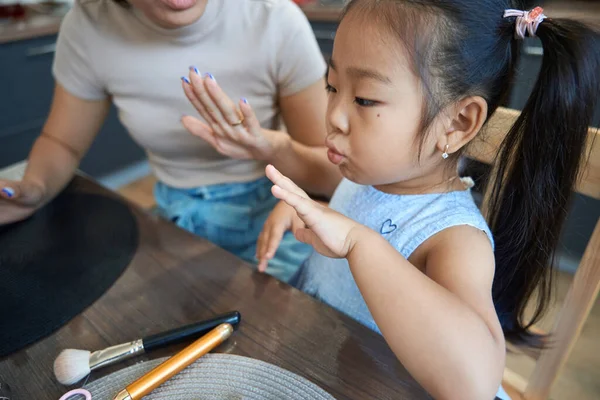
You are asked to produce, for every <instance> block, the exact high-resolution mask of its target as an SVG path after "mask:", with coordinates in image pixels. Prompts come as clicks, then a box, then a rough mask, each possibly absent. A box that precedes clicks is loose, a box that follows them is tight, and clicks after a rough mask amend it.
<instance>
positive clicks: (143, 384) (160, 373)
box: [126, 324, 233, 400]
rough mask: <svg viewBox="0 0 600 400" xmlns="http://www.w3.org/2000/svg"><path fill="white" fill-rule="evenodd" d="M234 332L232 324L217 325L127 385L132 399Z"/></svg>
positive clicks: (178, 370) (141, 394) (164, 379)
mask: <svg viewBox="0 0 600 400" xmlns="http://www.w3.org/2000/svg"><path fill="white" fill-rule="evenodd" d="M232 333H233V327H232V326H231V325H230V324H221V325H219V326H217V327H216V328H215V329H213V330H212V331H210V332H208V333H207V334H206V335H204V336H202V337H201V338H200V339H198V340H196V341H195V342H194V343H192V344H190V345H189V346H188V347H186V348H185V349H183V350H181V351H180V352H179V353H177V354H175V355H174V356H173V357H171V358H169V359H168V360H166V361H165V362H163V363H162V364H160V365H159V366H158V367H156V368H154V369H153V370H152V371H150V372H148V373H147V374H146V375H144V376H142V377H141V378H140V379H138V380H137V381H135V382H133V383H132V384H131V385H129V386H127V388H126V390H127V392H128V393H129V396H131V399H132V400H140V399H141V398H142V397H144V396H146V395H147V394H149V393H150V392H152V391H153V390H154V389H156V388H157V387H159V386H160V385H161V384H163V383H164V382H165V381H167V380H169V379H170V378H171V377H173V375H175V374H177V373H179V372H180V371H181V370H183V369H185V368H186V367H187V366H188V365H190V364H191V363H193V362H194V361H196V360H197V359H198V358H200V357H202V356H203V355H205V354H206V353H208V352H209V351H211V350H212V349H214V348H215V347H217V346H218V345H220V344H221V343H223V342H224V341H225V340H226V339H227V338H228V337H229V336H231V334H232Z"/></svg>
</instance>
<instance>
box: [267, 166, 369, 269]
mask: <svg viewBox="0 0 600 400" xmlns="http://www.w3.org/2000/svg"><path fill="white" fill-rule="evenodd" d="M266 172H267V177H268V178H269V179H270V180H271V181H272V182H273V183H274V185H275V186H273V189H272V192H273V195H274V196H275V197H277V198H278V199H280V200H283V201H285V202H286V203H287V204H289V205H290V206H292V207H293V208H294V209H295V210H296V213H297V214H298V216H299V217H300V219H302V221H304V224H305V225H306V228H300V229H297V230H296V232H295V236H296V239H298V240H299V241H301V242H304V243H307V244H310V245H311V246H312V247H313V248H314V249H315V250H316V251H318V252H319V253H320V254H322V255H324V256H326V257H332V258H345V257H347V256H348V253H349V252H350V251H351V250H352V248H353V246H354V237H353V235H354V233H356V230H357V228H359V227H361V225H360V224H358V223H357V222H355V221H353V220H351V219H350V218H347V217H345V216H343V215H342V214H340V213H338V212H336V211H333V210H332V209H331V208H329V207H325V206H323V205H321V204H319V203H317V202H316V201H313V200H311V199H310V197H308V195H307V194H306V192H304V191H303V190H302V189H300V188H299V187H298V186H297V185H296V184H295V183H294V182H292V181H291V180H290V179H289V178H287V177H286V176H284V175H282V174H281V173H280V172H279V171H278V170H277V169H276V168H275V167H273V166H272V165H269V166H267V169H266Z"/></svg>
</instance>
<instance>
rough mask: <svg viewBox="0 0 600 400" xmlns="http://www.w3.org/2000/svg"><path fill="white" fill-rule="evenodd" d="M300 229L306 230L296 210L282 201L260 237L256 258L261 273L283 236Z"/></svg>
mask: <svg viewBox="0 0 600 400" xmlns="http://www.w3.org/2000/svg"><path fill="white" fill-rule="evenodd" d="M300 228H305V225H304V222H302V220H301V219H300V218H299V217H298V214H296V210H294V208H293V207H290V206H289V205H287V204H286V203H285V202H284V201H280V202H279V204H277V205H276V206H275V208H274V209H273V211H271V214H269V218H267V220H266V221H265V225H264V226H263V229H262V232H261V233H260V236H259V237H258V243H257V245H256V258H257V259H258V260H259V263H258V270H259V271H260V272H265V271H266V269H267V264H268V263H269V260H271V259H272V258H273V257H274V256H275V252H276V251H277V248H278V247H279V243H281V239H282V238H283V235H284V234H285V233H286V232H287V231H290V230H291V231H292V232H296V231H297V230H298V229H300Z"/></svg>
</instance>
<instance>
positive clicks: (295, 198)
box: [271, 185, 318, 227]
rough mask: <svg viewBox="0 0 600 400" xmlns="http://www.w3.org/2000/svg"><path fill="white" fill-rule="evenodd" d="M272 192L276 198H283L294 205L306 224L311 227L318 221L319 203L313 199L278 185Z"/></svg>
mask: <svg viewBox="0 0 600 400" xmlns="http://www.w3.org/2000/svg"><path fill="white" fill-rule="evenodd" d="M271 192H272V193H273V196H275V197H276V198H278V199H280V200H283V201H285V202H286V203H287V204H289V205H290V206H292V207H294V209H295V210H296V213H297V214H298V216H299V217H300V219H301V220H302V221H304V223H305V224H306V226H308V227H310V226H312V225H314V224H315V223H316V217H315V213H316V211H317V210H318V208H317V207H316V205H317V203H315V202H314V201H312V200H311V199H308V198H306V197H302V196H299V195H297V194H296V193H293V192H290V191H289V190H285V189H282V188H281V187H279V186H277V185H275V186H273V188H272V189H271Z"/></svg>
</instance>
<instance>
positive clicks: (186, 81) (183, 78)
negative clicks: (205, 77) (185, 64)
mask: <svg viewBox="0 0 600 400" xmlns="http://www.w3.org/2000/svg"><path fill="white" fill-rule="evenodd" d="M181 80H182V81H184V82H185V83H187V84H188V85H189V84H190V80H189V79H188V78H187V77H185V76H182V77H181Z"/></svg>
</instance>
